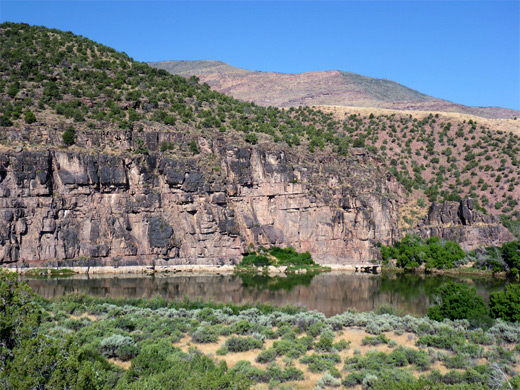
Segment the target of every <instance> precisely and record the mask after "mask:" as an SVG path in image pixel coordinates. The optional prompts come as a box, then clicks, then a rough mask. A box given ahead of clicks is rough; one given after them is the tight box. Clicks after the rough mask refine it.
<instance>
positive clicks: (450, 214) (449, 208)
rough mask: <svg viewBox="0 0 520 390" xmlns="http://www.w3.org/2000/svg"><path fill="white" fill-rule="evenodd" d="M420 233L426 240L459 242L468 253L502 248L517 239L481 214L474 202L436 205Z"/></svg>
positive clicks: (420, 227)
mask: <svg viewBox="0 0 520 390" xmlns="http://www.w3.org/2000/svg"><path fill="white" fill-rule="evenodd" d="M417 232H418V233H419V235H420V236H422V237H423V238H428V237H431V236H438V237H441V238H445V239H448V240H451V241H456V242H458V243H460V245H461V247H462V248H463V249H464V250H472V249H475V248H478V247H479V246H491V245H500V244H502V243H504V242H507V241H512V240H514V239H515V237H514V236H513V234H511V232H510V231H509V230H507V229H506V228H505V227H504V225H502V223H501V222H500V220H499V219H498V218H497V217H493V216H489V215H484V214H482V213H481V212H479V211H477V210H476V209H475V206H474V203H473V200H472V199H463V200H461V201H460V202H444V203H433V204H432V205H431V207H430V210H429V211H428V215H427V216H426V217H425V219H424V221H423V222H422V223H420V224H419V226H418V228H417Z"/></svg>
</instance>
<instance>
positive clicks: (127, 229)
mask: <svg viewBox="0 0 520 390" xmlns="http://www.w3.org/2000/svg"><path fill="white" fill-rule="evenodd" d="M199 147H200V149H201V150H202V151H203V153H202V154H201V155H200V156H197V157H196V158H195V157H194V158H176V157H171V156H170V157H166V156H165V155H164V154H153V155H148V156H139V155H137V156H136V155H135V154H134V155H128V156H126V157H125V156H123V155H119V156H110V155H104V154H87V153H80V152H68V151H60V150H52V151H21V152H18V153H15V152H5V153H3V154H0V262H2V263H14V264H21V263H27V264H32V265H35V266H36V265H40V264H43V263H46V264H49V265H55V264H56V262H57V261H63V260H66V259H75V260H74V261H75V262H76V264H77V265H79V266H82V265H83V266H84V265H90V266H95V265H112V266H114V265H115V266H117V265H151V264H157V265H164V264H233V263H235V262H237V261H239V260H240V259H241V255H242V254H243V253H244V252H247V250H248V249H249V248H250V247H257V246H259V245H265V246H270V245H280V246H287V245H290V246H293V247H294V248H295V249H297V250H299V251H310V252H311V253H312V254H313V256H314V258H315V259H316V260H317V261H318V262H320V263H322V264H334V263H347V264H348V263H359V262H368V261H369V260H371V259H374V258H376V257H377V249H376V246H375V244H376V242H383V243H390V242H391V241H392V240H393V239H394V238H396V237H397V236H398V230H397V220H398V218H397V215H398V201H397V199H398V197H399V196H400V195H403V193H402V189H401V187H400V185H399V184H398V183H397V182H396V180H395V179H394V178H393V177H392V176H391V175H387V174H386V173H385V171H384V169H382V166H381V163H380V161H378V160H376V159H373V158H371V157H369V156H368V155H366V154H365V152H364V151H363V150H359V151H357V152H356V151H355V150H354V153H353V155H352V156H351V157H349V158H347V157H345V158H343V159H339V160H338V158H329V159H327V158H323V159H315V160H313V161H303V160H302V159H303V157H301V156H299V155H298V154H297V153H292V152H290V151H284V150H282V149H272V148H266V147H263V146H261V145H260V146H254V147H236V146H230V145H229V144H227V143H226V142H225V141H224V140H219V139H218V138H217V139H213V140H211V141H209V140H204V139H200V140H199ZM14 264H12V265H14ZM67 264H68V265H70V264H71V263H70V262H67Z"/></svg>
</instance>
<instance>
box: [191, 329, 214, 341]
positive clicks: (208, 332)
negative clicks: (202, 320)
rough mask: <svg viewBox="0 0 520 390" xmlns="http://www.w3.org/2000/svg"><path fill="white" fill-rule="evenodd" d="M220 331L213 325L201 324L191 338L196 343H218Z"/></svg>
mask: <svg viewBox="0 0 520 390" xmlns="http://www.w3.org/2000/svg"><path fill="white" fill-rule="evenodd" d="M218 336H219V335H218V333H217V331H216V330H215V329H214V328H213V327H211V326H199V327H198V328H197V329H196V330H195V331H194V332H193V333H192V334H191V340H192V341H193V342H194V343H201V344H206V343H216V342H217V341H218Z"/></svg>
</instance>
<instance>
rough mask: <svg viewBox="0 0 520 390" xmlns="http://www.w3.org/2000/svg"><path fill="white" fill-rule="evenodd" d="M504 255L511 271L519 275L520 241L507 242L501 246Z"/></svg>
mask: <svg viewBox="0 0 520 390" xmlns="http://www.w3.org/2000/svg"><path fill="white" fill-rule="evenodd" d="M501 252H502V257H503V259H504V261H505V262H506V263H507V265H508V267H509V269H510V271H509V272H510V273H511V274H513V275H518V273H519V270H520V241H511V242H506V243H505V244H504V245H502V248H501Z"/></svg>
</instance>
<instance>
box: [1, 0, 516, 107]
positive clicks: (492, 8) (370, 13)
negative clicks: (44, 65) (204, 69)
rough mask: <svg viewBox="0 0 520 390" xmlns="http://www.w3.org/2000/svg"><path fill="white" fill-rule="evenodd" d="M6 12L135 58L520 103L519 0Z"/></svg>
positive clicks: (51, 6) (65, 7) (21, 5)
mask: <svg viewBox="0 0 520 390" xmlns="http://www.w3.org/2000/svg"><path fill="white" fill-rule="evenodd" d="M0 20H1V21H12V22H25V23H29V24H36V25H44V26H47V27H53V28H58V29H62V30H67V31H72V32H74V33H76V34H80V35H83V36H86V37H88V38H91V39H93V40H95V41H97V42H100V43H103V44H105V45H107V46H111V47H113V48H115V49H116V50H120V51H124V52H126V53H127V54H129V55H130V56H131V57H133V58H134V59H136V60H139V61H160V60H195V59H213V60H221V61H224V62H227V63H229V64H231V65H234V66H238V67H242V68H247V69H253V70H262V71H277V72H285V73H297V72H309V71H316V70H330V69H338V70H345V71H350V72H355V73H360V74H364V75H367V76H371V77H378V78H387V79H391V80H394V81H397V82H400V83H401V84H404V85H406V86H408V87H411V88H414V89H417V90H419V91H421V92H423V93H426V94H428V95H432V96H435V97H439V98H443V99H448V100H451V101H454V102H457V103H461V104H466V105H472V106H501V107H508V108H514V109H520V27H519V26H520V2H519V1H518V0H515V1H500V0H494V1H475V2H473V1H462V0H461V1H415V2H412V1H382V2H377V1H333V2H323V1H309V2H299V1H287V2H276V1H271V2H267V1H266V2H252V1H245V2H244V1H243V2H239V1H232V2H221V1H207V2H202V1H191V2H181V1H157V2H154V1H135V2H126V1H111V2H106V1H52V2H46V1H35V2H30V1H8V0H0Z"/></svg>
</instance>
